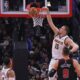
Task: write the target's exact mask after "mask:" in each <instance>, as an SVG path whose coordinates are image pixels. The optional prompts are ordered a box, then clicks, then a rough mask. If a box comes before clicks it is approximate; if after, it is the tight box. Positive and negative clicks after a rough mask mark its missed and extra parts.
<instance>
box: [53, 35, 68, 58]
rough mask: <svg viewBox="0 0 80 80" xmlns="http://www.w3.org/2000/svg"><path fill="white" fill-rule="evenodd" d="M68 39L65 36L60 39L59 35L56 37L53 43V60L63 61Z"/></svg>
mask: <svg viewBox="0 0 80 80" xmlns="http://www.w3.org/2000/svg"><path fill="white" fill-rule="evenodd" d="M66 38H68V36H67V35H66V36H64V37H62V38H60V36H59V35H57V36H55V37H54V40H53V43H52V58H55V59H61V58H63V56H62V51H63V48H64V47H65V43H64V41H65V39H66Z"/></svg>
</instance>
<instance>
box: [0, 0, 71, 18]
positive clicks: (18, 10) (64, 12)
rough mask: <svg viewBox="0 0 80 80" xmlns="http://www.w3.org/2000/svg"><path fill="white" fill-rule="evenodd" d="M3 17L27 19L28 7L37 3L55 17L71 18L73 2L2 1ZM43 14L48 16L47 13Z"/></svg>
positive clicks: (56, 0)
mask: <svg viewBox="0 0 80 80" xmlns="http://www.w3.org/2000/svg"><path fill="white" fill-rule="evenodd" d="M0 1H1V2H0V4H1V5H0V8H1V9H0V14H1V16H4V17H5V16H9V17H10V16H11V17H27V16H28V12H29V11H28V7H29V6H30V4H31V3H33V2H37V4H39V5H40V8H42V7H48V8H49V10H50V14H51V15H52V16H54V17H70V16H71V15H72V0H0ZM41 14H43V15H46V13H45V12H42V13H41Z"/></svg>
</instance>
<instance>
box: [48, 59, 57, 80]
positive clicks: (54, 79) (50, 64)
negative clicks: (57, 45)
mask: <svg viewBox="0 0 80 80" xmlns="http://www.w3.org/2000/svg"><path fill="white" fill-rule="evenodd" d="M56 61H57V60H55V59H54V58H52V59H51V61H50V63H49V68H48V71H50V70H51V69H52V68H53V67H52V66H53V65H54V64H55V63H56ZM49 80H57V73H55V75H54V76H53V77H49Z"/></svg>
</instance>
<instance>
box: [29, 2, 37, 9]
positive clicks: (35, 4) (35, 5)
mask: <svg viewBox="0 0 80 80" xmlns="http://www.w3.org/2000/svg"><path fill="white" fill-rule="evenodd" d="M30 7H35V8H38V5H37V3H36V2H33V3H32V4H31V6H30Z"/></svg>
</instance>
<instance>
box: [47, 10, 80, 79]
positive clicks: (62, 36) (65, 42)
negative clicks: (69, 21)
mask: <svg viewBox="0 0 80 80" xmlns="http://www.w3.org/2000/svg"><path fill="white" fill-rule="evenodd" d="M47 12H48V14H47V20H48V23H49V25H50V27H51V29H52V30H53V32H54V34H55V36H54V40H53V43H52V59H51V61H50V64H49V71H50V70H51V69H52V65H54V63H55V62H56V60H58V59H61V58H63V56H62V50H63V48H64V46H70V47H72V48H71V50H70V52H71V53H73V52H75V51H77V50H78V48H79V46H78V45H77V44H76V43H75V42H74V41H73V40H72V39H71V38H69V36H68V35H67V34H68V32H69V28H68V27H67V26H66V25H63V26H62V27H61V28H60V29H58V28H57V27H56V26H55V25H54V23H53V21H52V18H51V16H50V14H49V10H47ZM55 75H56V74H55ZM49 80H56V76H54V77H53V78H49Z"/></svg>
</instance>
